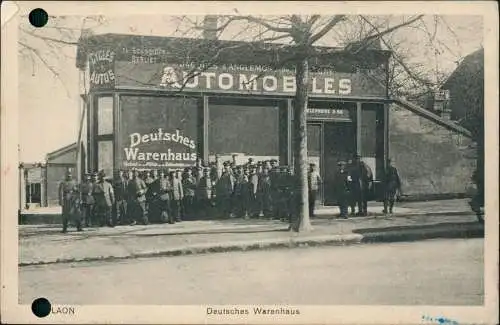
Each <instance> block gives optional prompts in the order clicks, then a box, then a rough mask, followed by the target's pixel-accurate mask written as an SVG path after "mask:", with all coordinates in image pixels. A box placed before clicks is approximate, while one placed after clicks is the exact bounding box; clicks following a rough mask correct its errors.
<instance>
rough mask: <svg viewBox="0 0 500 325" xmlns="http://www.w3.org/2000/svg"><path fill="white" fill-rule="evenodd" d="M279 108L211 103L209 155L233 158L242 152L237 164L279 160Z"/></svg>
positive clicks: (225, 158) (226, 158)
mask: <svg viewBox="0 0 500 325" xmlns="http://www.w3.org/2000/svg"><path fill="white" fill-rule="evenodd" d="M278 120H279V116H278V108H277V107H261V106H240V105H210V107H209V122H208V133H209V136H208V146H209V152H210V155H211V156H213V155H215V154H219V155H220V156H221V158H222V159H224V160H229V159H231V154H239V156H238V160H241V161H238V162H237V163H242V162H243V161H244V162H246V161H247V159H248V156H251V157H253V158H254V159H255V160H265V159H271V158H274V159H278V158H279V157H278V156H279V151H278V149H279V140H278V136H279V129H278Z"/></svg>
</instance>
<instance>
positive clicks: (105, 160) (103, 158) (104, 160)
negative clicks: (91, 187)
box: [97, 141, 113, 178]
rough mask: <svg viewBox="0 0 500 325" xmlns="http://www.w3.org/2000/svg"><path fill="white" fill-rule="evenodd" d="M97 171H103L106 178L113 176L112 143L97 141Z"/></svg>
mask: <svg viewBox="0 0 500 325" xmlns="http://www.w3.org/2000/svg"><path fill="white" fill-rule="evenodd" d="M97 157H98V161H97V169H98V170H99V171H100V170H104V172H105V173H106V177H107V178H111V177H112V175H113V141H99V142H98V148H97Z"/></svg>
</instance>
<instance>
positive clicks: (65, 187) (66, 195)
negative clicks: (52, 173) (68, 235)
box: [59, 170, 82, 233]
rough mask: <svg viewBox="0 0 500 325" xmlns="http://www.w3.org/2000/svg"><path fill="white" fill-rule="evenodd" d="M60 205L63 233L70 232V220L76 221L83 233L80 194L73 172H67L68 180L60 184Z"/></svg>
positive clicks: (78, 229)
mask: <svg viewBox="0 0 500 325" xmlns="http://www.w3.org/2000/svg"><path fill="white" fill-rule="evenodd" d="M59 204H60V205H61V207H62V227H63V229H62V232H63V233H65V232H67V231H68V223H69V221H70V220H74V221H75V224H76V229H77V231H82V220H81V213H80V192H79V189H78V184H77V183H76V181H75V180H74V179H73V175H72V173H71V170H67V171H66V179H65V180H64V181H63V182H61V184H59Z"/></svg>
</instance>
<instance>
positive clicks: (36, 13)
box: [29, 8, 49, 27]
mask: <svg viewBox="0 0 500 325" xmlns="http://www.w3.org/2000/svg"><path fill="white" fill-rule="evenodd" d="M29 20H30V23H31V25H33V26H35V27H43V26H45V25H46V24H47V22H48V21H49V15H48V14H47V12H46V11H45V10H43V9H42V8H36V9H33V10H31V12H30V15H29Z"/></svg>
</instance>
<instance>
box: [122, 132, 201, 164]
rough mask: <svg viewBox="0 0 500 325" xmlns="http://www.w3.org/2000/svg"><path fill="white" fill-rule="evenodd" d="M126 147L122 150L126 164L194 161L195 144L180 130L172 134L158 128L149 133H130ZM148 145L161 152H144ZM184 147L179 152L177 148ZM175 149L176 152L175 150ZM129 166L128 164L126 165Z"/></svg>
mask: <svg viewBox="0 0 500 325" xmlns="http://www.w3.org/2000/svg"><path fill="white" fill-rule="evenodd" d="M129 139H130V142H129V144H128V147H125V148H123V150H124V153H125V159H126V160H127V162H142V163H146V162H158V163H159V164H160V165H161V164H162V163H163V162H186V163H190V162H193V161H196V157H197V155H196V152H193V150H195V149H196V143H195V141H194V140H193V139H191V138H189V137H187V136H184V135H183V134H182V132H181V130H175V131H174V132H164V131H163V129H162V128H158V129H157V130H154V131H153V132H151V133H148V134H141V133H138V132H136V133H131V134H130V135H129ZM148 144H153V146H152V148H155V149H158V148H162V149H161V151H159V150H156V151H145V150H144V148H147V145H148ZM179 145H180V146H181V148H182V147H184V148H185V149H184V150H180V148H179V147H178V146H179ZM176 147H177V150H176V149H175V148H176ZM181 151H183V152H181ZM127 165H130V164H127Z"/></svg>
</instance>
